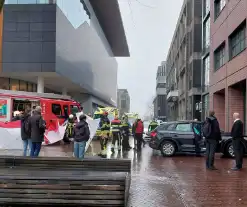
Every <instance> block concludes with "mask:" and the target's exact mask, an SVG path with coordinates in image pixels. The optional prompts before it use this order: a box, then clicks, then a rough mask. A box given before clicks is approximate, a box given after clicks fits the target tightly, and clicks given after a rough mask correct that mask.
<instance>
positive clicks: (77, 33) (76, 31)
mask: <svg viewBox="0 0 247 207" xmlns="http://www.w3.org/2000/svg"><path fill="white" fill-rule="evenodd" d="M73 11H74V10H73V8H70V10H68V13H69V12H73ZM56 19H57V24H56V72H57V73H59V74H60V75H62V76H65V77H68V78H70V79H71V80H73V82H74V83H76V84H79V85H80V86H81V87H82V88H83V89H84V90H85V92H86V93H92V94H93V95H95V96H100V97H102V98H103V99H106V100H111V99H112V100H114V101H115V102H116V100H117V98H116V96H117V67H118V66H117V62H116V59H115V57H113V56H112V53H109V46H108V47H106V46H107V45H106V43H105V42H102V39H105V38H104V37H100V36H99V35H102V33H101V34H100V33H99V32H98V31H99V29H98V30H96V29H95V28H97V27H98V23H97V19H96V17H95V16H94V15H93V13H91V20H90V21H89V22H88V21H86V20H85V21H81V24H80V25H79V24H78V26H77V27H75V25H73V24H72V22H70V21H69V19H68V18H67V17H66V16H65V15H64V13H63V11H62V10H61V9H60V8H59V7H57V16H56ZM102 77H104V78H102ZM102 89H103V90H102Z"/></svg>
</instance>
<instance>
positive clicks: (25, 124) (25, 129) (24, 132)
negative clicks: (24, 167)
mask: <svg viewBox="0 0 247 207" xmlns="http://www.w3.org/2000/svg"><path fill="white" fill-rule="evenodd" d="M30 116H31V110H30V109H26V110H25V112H24V114H23V115H22V116H21V139H22V142H23V156H27V149H29V150H30V152H29V154H30V153H31V147H32V141H31V129H30V126H29V121H30Z"/></svg>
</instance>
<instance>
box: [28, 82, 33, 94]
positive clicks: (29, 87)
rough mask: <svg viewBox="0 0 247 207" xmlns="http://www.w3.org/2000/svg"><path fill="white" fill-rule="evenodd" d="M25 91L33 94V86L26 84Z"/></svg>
mask: <svg viewBox="0 0 247 207" xmlns="http://www.w3.org/2000/svg"><path fill="white" fill-rule="evenodd" d="M27 91H28V92H33V84H32V83H28V84H27Z"/></svg>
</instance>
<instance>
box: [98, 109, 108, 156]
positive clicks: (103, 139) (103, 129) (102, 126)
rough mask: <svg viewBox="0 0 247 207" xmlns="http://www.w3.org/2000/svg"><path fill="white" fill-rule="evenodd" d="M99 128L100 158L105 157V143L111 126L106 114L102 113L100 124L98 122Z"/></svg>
mask: <svg viewBox="0 0 247 207" xmlns="http://www.w3.org/2000/svg"><path fill="white" fill-rule="evenodd" d="M99 127H100V130H101V135H100V147H101V152H100V153H99V154H98V155H99V156H101V157H102V158H106V157H107V142H108V139H109V136H110V129H111V124H110V120H109V118H108V112H104V114H103V115H102V117H101V119H100V122H99Z"/></svg>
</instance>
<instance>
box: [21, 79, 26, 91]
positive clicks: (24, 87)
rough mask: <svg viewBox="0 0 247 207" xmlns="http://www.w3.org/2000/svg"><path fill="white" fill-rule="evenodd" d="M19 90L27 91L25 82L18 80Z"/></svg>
mask: <svg viewBox="0 0 247 207" xmlns="http://www.w3.org/2000/svg"><path fill="white" fill-rule="evenodd" d="M20 91H27V82H26V81H20Z"/></svg>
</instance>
